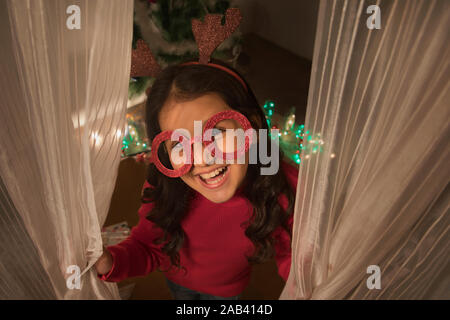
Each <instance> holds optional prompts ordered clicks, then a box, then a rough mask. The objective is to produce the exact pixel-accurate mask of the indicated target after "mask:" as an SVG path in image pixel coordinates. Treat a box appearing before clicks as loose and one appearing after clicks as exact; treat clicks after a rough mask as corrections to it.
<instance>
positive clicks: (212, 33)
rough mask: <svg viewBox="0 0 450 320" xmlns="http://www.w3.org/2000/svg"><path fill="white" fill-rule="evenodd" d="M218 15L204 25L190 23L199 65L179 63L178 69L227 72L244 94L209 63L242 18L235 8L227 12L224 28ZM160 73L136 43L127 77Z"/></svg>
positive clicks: (143, 46) (147, 50) (147, 52)
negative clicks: (201, 67)
mask: <svg viewBox="0 0 450 320" xmlns="http://www.w3.org/2000/svg"><path fill="white" fill-rule="evenodd" d="M221 19H222V15H220V14H207V15H206V16H205V19H204V22H201V21H199V20H197V19H193V20H192V32H193V33H194V37H195V41H196V42H197V46H198V51H199V61H198V62H196V61H192V62H186V63H182V64H181V65H182V66H183V65H193V64H202V65H207V66H210V67H214V68H217V69H220V70H223V71H225V72H227V73H228V74H230V75H232V76H233V77H234V78H236V79H237V80H238V81H239V82H240V83H241V84H242V86H243V87H244V88H245V90H247V86H246V84H245V82H244V80H243V79H242V78H241V77H240V76H239V75H238V74H237V73H236V72H234V71H233V70H231V69H229V68H227V67H224V66H222V65H219V64H215V63H211V62H209V60H210V56H211V54H212V53H213V51H214V50H215V49H216V48H217V47H218V46H219V45H220V44H221V43H222V42H223V41H225V40H226V39H227V38H228V37H230V35H231V34H232V33H233V32H234V31H235V30H236V28H237V27H238V26H239V23H240V22H241V19H242V16H241V12H240V10H239V9H238V8H229V9H227V11H226V13H225V25H223V26H222V24H221ZM160 72H161V67H160V65H159V64H158V62H157V61H156V59H155V58H154V56H153V54H152V53H151V51H150V48H149V47H148V46H147V44H146V43H145V42H144V41H143V40H142V39H139V40H138V41H137V43H136V49H135V50H133V51H132V54H131V76H132V77H144V76H151V77H156V76H157V75H158V74H159V73H160Z"/></svg>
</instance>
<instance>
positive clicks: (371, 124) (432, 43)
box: [280, 0, 450, 299]
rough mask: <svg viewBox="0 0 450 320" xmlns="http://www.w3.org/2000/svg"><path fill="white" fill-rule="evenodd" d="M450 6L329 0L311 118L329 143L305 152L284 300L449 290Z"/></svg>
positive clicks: (310, 124)
mask: <svg viewBox="0 0 450 320" xmlns="http://www.w3.org/2000/svg"><path fill="white" fill-rule="evenodd" d="M370 5H378V6H379V8H380V10H381V25H380V26H381V29H372V30H371V29H369V28H368V27H367V24H366V21H367V19H368V17H369V16H370V15H371V14H372V13H373V12H372V13H369V14H368V13H366V10H367V8H368V7H369V6H370ZM449 6H450V3H449V2H448V1H447V0H439V1H435V0H421V1H420V0H417V1H359V0H342V1H321V3H320V9H319V17H318V26H317V31H316V42H315V51H314V58H313V68H312V78H311V84H310V90H309V101H308V109H307V115H306V123H305V126H306V127H307V129H309V130H311V131H312V133H315V134H320V135H321V138H322V139H323V141H324V142H325V144H324V145H323V150H324V151H323V152H321V153H317V154H303V157H302V164H301V166H300V173H299V186H298V190H297V197H296V211H295V225H294V234H293V259H292V266H291V272H290V276H289V279H288V281H287V283H286V286H285V288H284V290H283V292H282V295H281V297H280V299H342V298H346V299H427V298H446V299H449V298H450V292H449V290H450V289H449V288H450V281H449V264H448V262H449V260H448V257H449V253H450V248H449V246H450V237H449V236H450V233H449V226H450V215H449V202H450V201H449V199H450V191H449V186H448V182H449V176H450V175H449V174H450V167H449V163H450V154H449V153H450V150H449V145H448V142H449V138H450V130H449V119H450V108H449V101H450V94H449V74H450V69H449V61H450V54H449V50H450V49H449V45H448V39H449V29H448V27H449V25H450V21H449V20H450V19H449V16H450V8H449ZM370 265H376V266H378V267H379V268H380V271H381V273H380V275H381V277H380V279H381V288H380V289H376V288H375V289H371V290H370V289H368V287H367V279H368V278H369V277H370V276H371V275H372V274H368V273H367V268H368V266H370Z"/></svg>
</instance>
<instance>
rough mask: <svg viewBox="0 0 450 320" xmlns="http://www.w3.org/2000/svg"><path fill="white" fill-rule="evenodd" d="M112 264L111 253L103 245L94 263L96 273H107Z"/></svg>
mask: <svg viewBox="0 0 450 320" xmlns="http://www.w3.org/2000/svg"><path fill="white" fill-rule="evenodd" d="M112 265H113V258H112V255H111V253H109V251H108V250H107V249H106V248H105V246H103V254H102V255H101V257H100V258H98V260H97V262H96V263H95V269H96V270H97V273H98V274H100V275H103V274H107V273H108V272H109V271H110V270H111V268H112Z"/></svg>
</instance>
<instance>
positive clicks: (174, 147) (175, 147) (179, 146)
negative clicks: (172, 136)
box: [172, 142, 183, 150]
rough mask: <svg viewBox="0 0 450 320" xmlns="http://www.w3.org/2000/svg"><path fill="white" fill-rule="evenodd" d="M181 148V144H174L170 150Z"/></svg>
mask: <svg viewBox="0 0 450 320" xmlns="http://www.w3.org/2000/svg"><path fill="white" fill-rule="evenodd" d="M182 147H183V146H182V145H181V142H174V144H173V145H172V149H175V150H177V149H180V148H182Z"/></svg>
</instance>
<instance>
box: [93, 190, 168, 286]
mask: <svg viewBox="0 0 450 320" xmlns="http://www.w3.org/2000/svg"><path fill="white" fill-rule="evenodd" d="M144 187H145V185H144ZM152 208H153V203H143V204H142V205H141V207H140V209H139V211H138V214H139V223H138V225H137V226H136V227H133V228H132V230H131V233H130V236H129V237H128V238H127V239H125V240H124V241H122V242H120V243H118V244H116V245H113V246H109V247H107V248H106V249H107V250H108V251H109V252H110V253H111V255H112V257H113V266H112V268H111V270H110V271H109V272H108V273H107V274H104V275H100V274H99V275H98V277H99V278H100V279H101V280H104V281H108V282H118V281H122V280H124V279H126V278H129V277H137V276H144V275H147V274H148V273H150V272H152V271H153V270H155V269H156V268H157V267H158V266H160V265H161V263H162V261H163V259H164V254H163V253H162V251H161V248H162V246H163V244H159V245H155V244H154V243H153V240H154V239H156V238H159V237H160V236H161V235H162V230H161V229H160V228H158V227H157V226H156V225H155V224H153V223H152V222H151V221H149V220H147V219H146V216H147V214H148V213H149V212H150V210H151V209H152Z"/></svg>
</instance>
